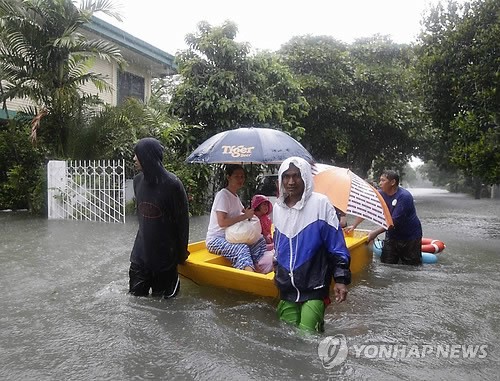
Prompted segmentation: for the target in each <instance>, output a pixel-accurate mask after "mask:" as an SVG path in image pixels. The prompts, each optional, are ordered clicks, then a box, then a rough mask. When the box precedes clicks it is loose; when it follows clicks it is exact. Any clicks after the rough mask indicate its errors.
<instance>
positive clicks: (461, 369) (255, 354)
mask: <svg viewBox="0 0 500 381" xmlns="http://www.w3.org/2000/svg"><path fill="white" fill-rule="evenodd" d="M411 191H412V192H413V193H414V196H415V200H416V204H417V211H418V213H419V216H420V217H421V220H422V223H423V226H424V236H427V237H432V238H438V239H441V240H442V241H444V242H445V243H446V245H447V249H446V251H445V252H444V253H442V254H440V259H439V262H438V263H437V264H435V265H425V266H423V267H422V268H420V269H408V268H406V267H401V266H385V265H381V264H380V263H378V261H377V260H374V262H373V264H372V266H371V267H370V269H369V271H368V272H367V273H366V277H365V278H364V279H362V280H361V281H359V282H358V283H357V284H355V285H353V286H352V287H351V288H350V293H349V299H348V302H347V303H345V304H342V305H335V306H330V307H329V308H328V310H327V315H326V332H325V334H324V335H304V334H300V333H298V332H297V331H295V330H294V329H292V328H290V327H288V326H284V325H282V324H280V323H279V322H278V321H277V320H276V317H275V305H276V301H275V300H273V299H267V298H256V297H253V296H251V295H246V294H242V293H237V292H231V291H227V290H221V289H215V288H210V287H200V286H198V285H195V284H193V283H191V282H190V281H188V280H185V279H183V280H182V289H181V294H180V296H179V297H178V298H176V299H175V300H170V301H163V300H157V299H152V298H148V299H144V298H135V297H131V296H129V295H127V286H128V283H127V282H128V274H127V270H128V265H129V263H128V258H129V253H130V249H131V247H132V243H133V240H134V237H135V233H136V229H137V225H136V222H135V220H133V219H129V221H128V222H127V224H125V225H105V224H98V223H82V222H60V221H47V220H44V219H33V218H31V217H29V216H26V215H23V214H11V213H1V214H0V260H1V266H0V286H1V288H2V293H1V295H0V309H1V313H0V340H1V341H0V342H1V347H0V378H1V379H2V380H55V379H57V380H63V379H64V380H90V379H99V380H108V379H109V380H132V379H134V380H141V379H169V380H172V379H179V380H181V379H182V380H184V379H188V380H206V379H223V378H224V379H230V380H247V379H255V380H261V379H264V378H266V379H280V380H281V379H294V380H296V379H304V380H305V379H317V380H320V379H321V380H322V379H327V378H337V379H352V380H363V379H370V380H400V379H409V380H417V379H418V380H422V379H423V380H476V379H483V380H497V379H498V374H500V361H499V359H500V355H499V354H500V346H499V344H500V333H499V332H500V317H499V316H500V293H499V289H500V278H499V275H498V274H499V273H500V260H499V259H500V203H499V201H498V200H473V199H471V198H469V197H468V196H465V195H456V194H448V193H443V192H439V191H434V190H419V189H412V190H411ZM207 224H208V219H207V218H206V217H201V218H194V219H192V224H191V225H192V234H191V240H192V241H195V240H199V239H203V238H204V235H205V229H206V226H207ZM361 227H363V226H361ZM365 227H368V226H365ZM335 335H344V337H345V339H346V342H347V345H348V347H349V353H348V355H347V358H346V360H345V361H344V362H342V363H341V364H340V365H338V366H335V367H332V368H327V367H325V366H324V364H323V362H322V361H321V359H320V358H319V356H318V344H319V343H320V342H321V341H322V340H323V339H325V338H326V337H327V336H335ZM424 345H428V346H429V347H425V348H428V349H427V350H428V351H430V350H431V349H432V350H433V353H427V355H426V356H425V357H421V356H420V357H417V355H416V352H413V354H412V355H409V350H410V349H411V348H412V346H413V347H414V348H416V350H417V351H418V350H420V351H422V349H423V348H424ZM478 345H486V347H483V349H484V353H485V354H486V355H485V356H483V357H484V358H478V356H476V358H470V357H473V356H467V358H466V357H465V356H464V355H463V352H462V349H461V348H462V346H472V347H470V348H472V349H473V346H478ZM391 346H392V347H391ZM395 346H399V347H396V348H399V349H398V350H399V352H397V354H396V355H395V356H386V355H384V356H380V350H381V348H382V347H384V348H386V350H388V349H391V348H394V347H395ZM403 346H406V347H405V348H406V349H405V350H406V352H405V353H404V355H403V352H404V351H403V349H402V348H403ZM446 346H448V347H446ZM451 346H456V347H455V348H456V352H453V351H452V350H453V347H451ZM438 347H439V348H441V349H443V350H444V349H446V348H450V352H448V354H447V355H446V356H445V354H444V353H443V352H441V353H440V354H439V355H438V354H437V353H436V351H437V350H438ZM459 347H460V350H458V348H459ZM361 348H365V350H364V351H363V350H361ZM356 351H358V352H359V353H358V355H357V354H356ZM481 353H483V352H481ZM481 353H479V352H478V354H481ZM326 365H327V366H328V364H326Z"/></svg>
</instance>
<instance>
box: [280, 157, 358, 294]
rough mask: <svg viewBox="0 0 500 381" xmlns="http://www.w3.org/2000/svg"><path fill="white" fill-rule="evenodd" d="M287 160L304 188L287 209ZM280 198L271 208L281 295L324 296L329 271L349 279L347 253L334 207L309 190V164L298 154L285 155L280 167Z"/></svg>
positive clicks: (345, 280) (337, 277) (338, 279)
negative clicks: (294, 167)
mask: <svg viewBox="0 0 500 381" xmlns="http://www.w3.org/2000/svg"><path fill="white" fill-rule="evenodd" d="M290 164H294V165H295V166H296V167H297V168H299V170H300V173H301V177H302V179H303V181H304V193H303V194H302V198H301V200H300V201H299V202H297V203H296V204H295V205H294V206H293V207H291V208H289V207H288V206H287V205H286V203H285V199H286V197H287V195H286V193H285V190H284V188H283V185H282V176H283V173H284V172H285V171H286V170H288V168H289V167H290ZM278 179H279V197H278V200H277V202H276V204H275V207H274V210H273V222H274V227H275V232H274V242H275V250H276V258H277V267H276V275H275V282H276V285H277V287H278V289H279V291H280V297H281V299H283V300H289V301H294V302H303V301H306V300H311V299H324V298H326V297H327V296H328V294H329V289H330V284H331V280H332V276H333V277H334V279H335V281H336V282H337V283H344V284H349V283H350V279H351V273H350V270H349V265H350V254H349V251H348V249H347V247H346V244H345V239H344V234H343V232H342V229H341V228H340V226H339V221H338V218H337V214H336V212H335V208H334V207H333V205H332V204H331V203H330V200H329V199H328V198H327V197H326V196H325V195H322V194H319V193H316V192H313V181H312V173H311V166H310V165H309V163H307V161H305V160H304V159H302V158H299V157H291V158H289V159H287V160H285V161H284V162H283V163H282V164H281V166H280V169H279V174H278Z"/></svg>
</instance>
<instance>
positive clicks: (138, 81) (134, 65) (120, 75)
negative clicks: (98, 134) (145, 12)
mask: <svg viewBox="0 0 500 381" xmlns="http://www.w3.org/2000/svg"><path fill="white" fill-rule="evenodd" d="M81 32H82V33H83V34H85V35H86V36H88V37H89V38H92V39H96V38H97V39H99V38H100V39H103V40H107V41H110V42H112V43H113V44H115V45H116V46H117V47H118V48H119V49H120V52H121V54H122V57H123V58H124V60H125V61H126V65H125V66H124V67H122V68H121V69H120V67H119V66H118V64H116V63H110V62H108V61H105V60H103V59H100V58H96V60H95V64H94V67H93V68H92V71H94V72H98V73H101V74H102V75H104V76H105V77H106V78H107V81H108V83H109V84H111V85H112V89H113V90H112V91H109V92H100V91H99V90H98V89H97V88H96V87H95V86H94V84H93V83H91V82H89V83H87V84H85V85H84V86H82V90H84V91H85V92H87V93H89V94H94V95H98V96H99V98H100V99H102V100H103V101H104V102H106V103H108V104H110V105H112V106H116V105H119V104H121V103H122V102H123V101H124V100H125V99H126V98H128V97H134V98H137V99H140V100H142V101H144V102H147V101H148V100H149V98H150V96H151V82H152V79H153V78H160V77H165V76H168V75H173V74H175V73H176V65H175V63H174V58H175V57H174V56H173V55H171V54H169V53H167V52H165V51H163V50H161V49H158V48H157V47H155V46H153V45H151V44H149V43H147V42H145V41H143V40H141V39H139V38H137V37H134V36H132V35H131V34H129V33H127V32H125V31H124V30H122V29H120V28H118V27H115V26H114V25H111V24H110V23H108V22H106V21H104V20H101V19H99V18H97V17H95V16H94V17H92V21H91V22H90V23H88V24H86V25H84V26H83V27H82V30H81ZM26 105H29V102H28V101H27V100H25V99H13V100H11V101H7V102H6V107H4V106H3V105H2V109H1V110H0V119H11V118H12V117H13V116H14V115H15V114H16V112H17V111H18V110H21V109H22V107H23V106H26Z"/></svg>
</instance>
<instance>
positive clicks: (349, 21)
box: [98, 0, 439, 54]
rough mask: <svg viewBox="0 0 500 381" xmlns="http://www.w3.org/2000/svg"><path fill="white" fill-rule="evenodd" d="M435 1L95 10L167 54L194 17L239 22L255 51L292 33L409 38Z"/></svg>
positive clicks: (156, 1)
mask: <svg viewBox="0 0 500 381" xmlns="http://www.w3.org/2000/svg"><path fill="white" fill-rule="evenodd" d="M438 2H439V0H323V1H319V0H303V1H297V0H288V1H281V0H267V1H266V0H252V1H239V0H114V2H113V4H114V5H115V8H116V10H117V11H118V12H119V13H120V14H121V16H122V19H123V21H122V22H118V21H115V20H113V19H109V18H107V17H105V16H102V15H100V14H99V15H98V16H99V17H101V18H103V19H104V20H106V21H108V22H111V23H112V24H113V25H116V26H118V27H119V28H121V29H123V30H125V31H126V32H128V33H130V34H132V35H134V36H135V37H138V38H140V39H142V40H144V41H146V42H148V43H150V44H152V45H154V46H156V47H158V48H160V49H162V50H164V51H166V52H168V53H170V54H175V53H176V52H177V51H178V50H182V49H186V45H185V43H184V37H185V36H186V34H188V33H194V32H196V25H197V23H198V22H200V21H202V20H204V21H208V22H209V23H210V24H211V25H214V26H216V25H221V24H222V23H223V22H224V21H225V20H231V21H234V22H235V23H236V24H237V25H238V30H239V33H238V35H237V37H236V40H237V41H242V42H243V41H245V42H249V43H250V45H251V47H252V48H253V49H254V50H264V49H269V50H277V49H279V48H280V46H281V45H282V44H283V43H286V42H287V41H289V40H290V39H291V38H292V37H294V36H299V35H306V34H311V35H329V36H333V37H334V38H336V39H338V40H341V41H344V42H348V43H350V42H353V41H354V40H355V39H356V38H359V37H369V36H372V35H374V34H377V33H379V34H382V35H390V36H391V38H392V40H393V41H395V42H399V43H410V42H412V41H414V40H415V39H416V36H417V34H418V33H419V31H420V21H421V19H422V12H423V11H424V10H425V9H427V8H428V7H429V4H431V3H432V4H437V3H438Z"/></svg>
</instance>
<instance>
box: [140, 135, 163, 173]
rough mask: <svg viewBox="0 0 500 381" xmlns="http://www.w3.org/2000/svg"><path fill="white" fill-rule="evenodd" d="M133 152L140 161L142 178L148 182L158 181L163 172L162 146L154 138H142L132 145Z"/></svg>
mask: <svg viewBox="0 0 500 381" xmlns="http://www.w3.org/2000/svg"><path fill="white" fill-rule="evenodd" d="M134 153H135V155H136V156H137V159H138V160H139V163H141V167H142V173H143V174H144V179H145V180H146V181H147V182H149V183H159V182H160V179H161V177H162V175H163V174H164V173H165V168H164V167H163V146H162V145H161V144H160V142H159V141H158V140H156V139H155V138H144V139H141V140H139V142H138V143H137V144H136V145H135V147H134Z"/></svg>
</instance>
